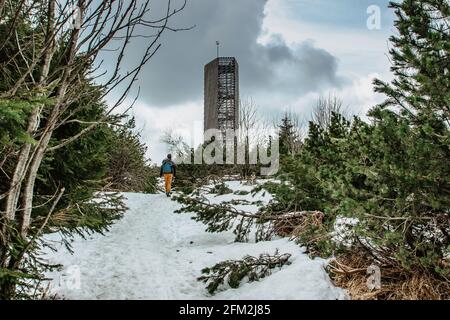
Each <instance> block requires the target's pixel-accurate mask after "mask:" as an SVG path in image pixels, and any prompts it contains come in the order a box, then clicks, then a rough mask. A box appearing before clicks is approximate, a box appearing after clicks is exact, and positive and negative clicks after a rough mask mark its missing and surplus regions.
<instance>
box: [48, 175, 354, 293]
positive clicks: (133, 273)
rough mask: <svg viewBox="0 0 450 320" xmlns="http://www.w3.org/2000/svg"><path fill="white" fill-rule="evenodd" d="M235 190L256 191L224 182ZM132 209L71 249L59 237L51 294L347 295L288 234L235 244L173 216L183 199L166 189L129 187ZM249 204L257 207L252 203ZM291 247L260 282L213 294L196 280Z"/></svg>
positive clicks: (264, 197) (228, 236) (52, 257)
mask: <svg viewBox="0 0 450 320" xmlns="http://www.w3.org/2000/svg"><path fill="white" fill-rule="evenodd" d="M227 185H228V186H229V187H230V188H232V189H233V190H247V191H251V189H252V188H253V186H245V185H243V184H241V183H240V182H239V181H230V182H227ZM124 196H125V197H126V198H127V207H128V208H129V210H128V211H127V212H126V213H125V215H124V217H123V218H122V219H121V220H120V221H118V222H117V223H115V224H114V225H113V226H112V228H111V230H110V231H109V232H108V233H106V234H105V235H100V234H96V235H93V236H91V237H89V238H88V239H82V238H80V237H75V238H74V240H73V242H72V245H73V250H74V254H73V255H71V254H70V253H69V252H68V251H67V249H65V247H64V246H63V245H60V244H58V243H59V242H58V241H59V240H60V235H59V234H57V233H55V234H50V235H46V238H47V239H48V240H51V241H55V244H57V245H56V246H57V248H58V250H57V251H56V252H46V253H45V254H44V255H43V258H45V259H47V260H48V261H49V262H51V263H55V264H61V265H63V268H62V270H60V271H55V272H52V273H49V274H48V275H47V276H48V277H49V278H52V279H53V280H52V281H51V282H50V288H51V292H52V293H56V294H58V295H59V296H61V297H63V298H66V299H186V300H192V299H232V300H236V299H238V300H239V299H346V297H347V296H346V294H345V292H344V291H343V290H342V289H339V288H336V287H335V286H333V284H332V283H331V281H330V279H329V277H328V275H327V273H326V272H325V270H324V266H325V263H326V261H325V260H322V259H314V260H313V259H310V258H309V257H308V255H306V254H305V253H304V252H303V249H302V248H300V247H299V246H298V245H296V244H295V243H294V242H292V241H289V240H288V239H286V238H281V239H276V240H273V241H268V242H259V243H236V242H234V234H233V233H232V232H231V231H230V232H222V233H207V232H205V231H204V230H205V225H203V224H202V223H200V222H196V221H194V220H192V219H191V217H192V214H187V213H183V214H175V213H174V211H175V210H176V209H179V208H180V204H178V203H177V202H175V201H172V200H171V199H169V198H167V197H166V196H165V195H163V194H154V195H149V194H136V193H124ZM208 198H209V199H210V200H211V201H214V202H217V201H226V200H231V199H247V200H250V201H254V200H261V201H263V202H267V201H270V199H271V197H270V195H269V194H268V193H267V192H259V193H258V194H257V195H256V196H255V198H253V197H252V196H251V194H247V195H235V194H226V195H221V196H215V195H208ZM245 209H246V210H250V211H252V210H256V209H257V207H256V206H254V205H250V206H246V208H245ZM276 249H278V250H279V253H280V254H283V253H290V254H291V255H292V256H291V258H290V261H291V262H292V264H290V265H287V266H284V267H283V268H282V269H278V270H274V272H273V274H272V275H271V276H269V277H266V278H264V279H262V280H260V281H258V282H253V283H244V284H242V285H241V286H240V287H239V288H237V289H227V290H224V291H221V292H219V293H217V294H216V295H214V296H211V295H209V294H208V292H207V291H206V289H205V284H204V283H202V282H199V281H197V280H196V278H197V277H198V276H200V275H201V270H202V269H203V268H204V267H209V266H212V265H214V264H215V263H217V262H219V261H223V260H227V259H241V258H243V257H244V256H245V255H248V254H249V255H253V256H258V255H259V254H261V253H270V254H273V253H275V250H276Z"/></svg>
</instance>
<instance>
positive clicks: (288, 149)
mask: <svg viewBox="0 0 450 320" xmlns="http://www.w3.org/2000/svg"><path fill="white" fill-rule="evenodd" d="M295 129H296V128H295V125H294V123H293V119H292V117H291V116H290V115H289V114H288V113H287V112H286V113H285V115H284V117H283V118H282V119H281V124H280V125H279V126H278V140H279V152H280V155H289V154H293V153H294V152H296V145H297V144H298V143H299V141H298V140H299V137H298V134H297V132H296V130H295Z"/></svg>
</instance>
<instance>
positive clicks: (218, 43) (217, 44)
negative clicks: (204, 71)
mask: <svg viewBox="0 0 450 320" xmlns="http://www.w3.org/2000/svg"><path fill="white" fill-rule="evenodd" d="M216 46H217V58H219V46H220V42H219V41H216Z"/></svg>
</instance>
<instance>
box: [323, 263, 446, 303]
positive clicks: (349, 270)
mask: <svg viewBox="0 0 450 320" xmlns="http://www.w3.org/2000/svg"><path fill="white" fill-rule="evenodd" d="M369 265H371V262H370V260H369V259H367V257H364V256H363V255H362V254H354V255H346V256H341V257H338V258H337V259H335V260H334V261H332V262H331V263H330V266H329V268H328V271H329V273H330V275H331V278H332V280H333V282H334V283H335V285H337V286H339V287H341V288H344V289H346V290H347V292H348V294H349V296H350V298H351V299H354V300H449V299H450V283H448V282H446V281H445V280H442V279H438V278H436V277H434V276H432V275H429V274H424V273H419V272H415V273H412V272H406V271H405V270H401V269H396V268H389V267H381V289H379V290H373V291H371V290H370V289H369V288H368V286H367V284H366V281H367V278H368V275H367V274H366V270H367V267H368V266H369Z"/></svg>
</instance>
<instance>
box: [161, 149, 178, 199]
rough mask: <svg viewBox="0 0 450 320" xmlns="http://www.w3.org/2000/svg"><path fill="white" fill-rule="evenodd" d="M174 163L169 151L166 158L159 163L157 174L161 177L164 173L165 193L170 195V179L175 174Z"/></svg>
mask: <svg viewBox="0 0 450 320" xmlns="http://www.w3.org/2000/svg"><path fill="white" fill-rule="evenodd" d="M176 170H177V169H176V165H175V162H173V161H172V155H171V154H170V153H169V154H168V155H167V158H166V159H164V160H163V162H162V165H161V172H160V173H159V176H160V177H162V176H163V175H164V181H165V186H166V195H167V196H170V189H171V188H172V179H173V178H175V176H176Z"/></svg>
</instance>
